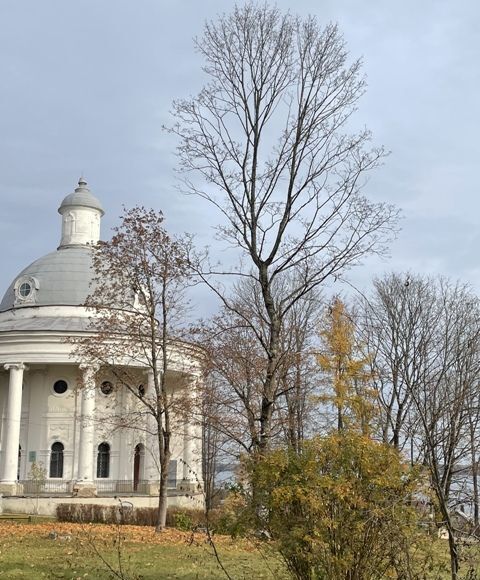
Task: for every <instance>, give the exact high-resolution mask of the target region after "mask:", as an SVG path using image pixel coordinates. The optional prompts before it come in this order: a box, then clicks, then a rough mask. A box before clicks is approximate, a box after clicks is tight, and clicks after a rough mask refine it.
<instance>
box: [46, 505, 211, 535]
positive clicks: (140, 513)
mask: <svg viewBox="0 0 480 580" xmlns="http://www.w3.org/2000/svg"><path fill="white" fill-rule="evenodd" d="M157 513H158V508H150V507H140V508H133V509H128V508H127V509H125V508H124V509H123V510H121V508H120V506H119V505H111V506H105V505H101V504H70V503H61V504H58V505H57V519H58V520H59V521H61V522H73V523H99V524H117V523H120V524H128V525H135V526H155V524H156V522H157ZM204 525H205V516H204V513H203V511H202V510H184V509H179V508H170V509H169V510H168V511H167V526H169V527H172V528H177V529H179V530H183V531H188V530H192V529H194V528H196V527H200V526H204Z"/></svg>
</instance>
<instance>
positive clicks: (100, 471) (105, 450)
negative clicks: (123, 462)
mask: <svg viewBox="0 0 480 580" xmlns="http://www.w3.org/2000/svg"><path fill="white" fill-rule="evenodd" d="M109 476H110V445H109V444H108V443H100V445H99V446H98V453H97V478H98V479H100V478H103V477H109Z"/></svg>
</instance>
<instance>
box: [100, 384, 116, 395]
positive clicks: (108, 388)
mask: <svg viewBox="0 0 480 580" xmlns="http://www.w3.org/2000/svg"><path fill="white" fill-rule="evenodd" d="M100 390H101V391H102V393H103V394H104V395H109V394H110V393H111V392H112V391H113V385H112V383H111V382H110V381H103V383H102V384H101V385H100Z"/></svg>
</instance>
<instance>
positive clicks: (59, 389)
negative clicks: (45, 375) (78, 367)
mask: <svg viewBox="0 0 480 580" xmlns="http://www.w3.org/2000/svg"><path fill="white" fill-rule="evenodd" d="M67 389H68V385H67V382H66V381H63V380H59V381H55V382H54V383H53V390H54V391H55V393H57V395H63V393H66V392H67Z"/></svg>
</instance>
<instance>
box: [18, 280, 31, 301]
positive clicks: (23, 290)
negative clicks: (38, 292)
mask: <svg viewBox="0 0 480 580" xmlns="http://www.w3.org/2000/svg"><path fill="white" fill-rule="evenodd" d="M18 293H19V294H20V296H21V297H22V298H27V296H30V294H31V293H32V285H31V284H30V282H22V283H21V284H20V288H19V289H18Z"/></svg>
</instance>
